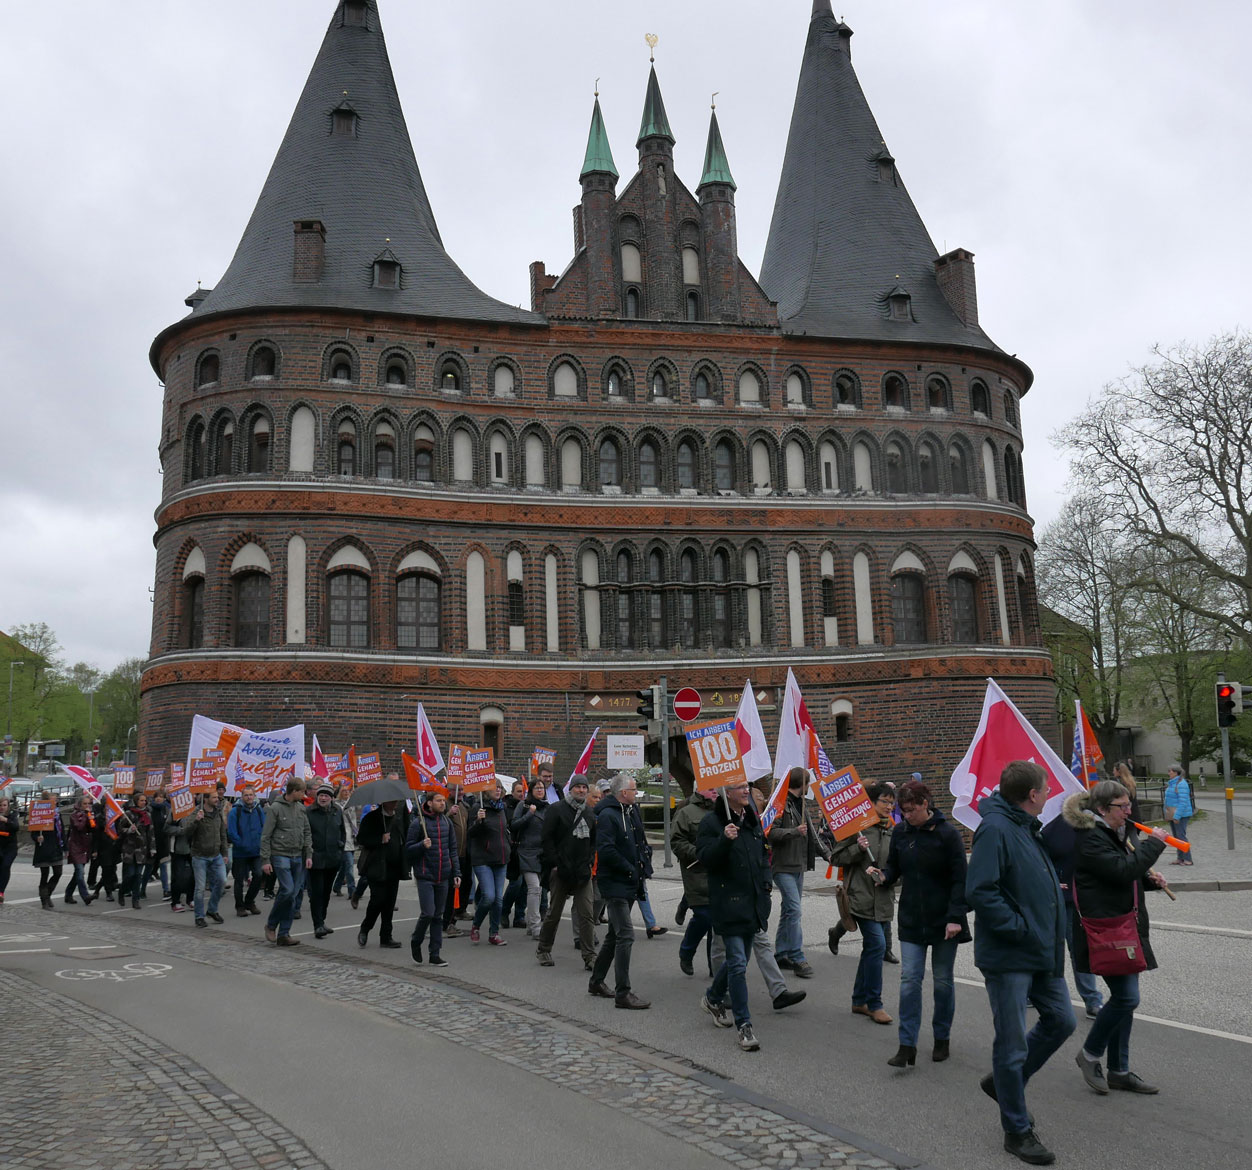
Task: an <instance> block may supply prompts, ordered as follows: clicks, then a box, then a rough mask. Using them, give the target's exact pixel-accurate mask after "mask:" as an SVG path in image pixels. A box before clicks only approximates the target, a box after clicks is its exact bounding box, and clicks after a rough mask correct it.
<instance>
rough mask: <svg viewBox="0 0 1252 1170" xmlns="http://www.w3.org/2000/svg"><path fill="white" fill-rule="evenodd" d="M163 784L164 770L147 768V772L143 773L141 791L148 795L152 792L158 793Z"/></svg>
mask: <svg viewBox="0 0 1252 1170" xmlns="http://www.w3.org/2000/svg"><path fill="white" fill-rule="evenodd" d="M164 783H165V769H164V768H149V769H148V771H147V772H145V773H144V778H143V790H144V791H145V792H146V793H148V794H149V795H151V794H152V793H154V792H159V791H160V790H161V786H162V785H163V784H164Z"/></svg>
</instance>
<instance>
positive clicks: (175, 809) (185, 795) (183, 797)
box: [170, 788, 196, 821]
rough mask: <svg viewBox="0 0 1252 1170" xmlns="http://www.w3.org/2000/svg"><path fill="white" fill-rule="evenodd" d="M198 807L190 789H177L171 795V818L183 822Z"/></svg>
mask: <svg viewBox="0 0 1252 1170" xmlns="http://www.w3.org/2000/svg"><path fill="white" fill-rule="evenodd" d="M195 807H196V798H195V797H194V796H192V795H191V789H190V788H176V789H174V791H173V792H171V793H170V816H172V817H173V818H174V820H176V821H181V820H182V819H183V818H184V817H186V816H188V815H189V814H190V813H191V811H192V809H194V808H195Z"/></svg>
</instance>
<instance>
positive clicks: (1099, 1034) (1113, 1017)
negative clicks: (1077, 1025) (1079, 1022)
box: [1082, 975, 1139, 1073]
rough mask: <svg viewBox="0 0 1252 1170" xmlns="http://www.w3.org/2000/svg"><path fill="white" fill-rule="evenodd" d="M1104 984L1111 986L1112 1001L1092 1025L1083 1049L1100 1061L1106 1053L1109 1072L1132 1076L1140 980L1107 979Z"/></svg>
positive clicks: (1131, 976)
mask: <svg viewBox="0 0 1252 1170" xmlns="http://www.w3.org/2000/svg"><path fill="white" fill-rule="evenodd" d="M1104 982H1105V983H1107V984H1108V985H1109V1000H1108V1003H1106V1004H1105V1005H1104V1006H1103V1007H1102V1008H1101V1009H1100V1014H1099V1015H1098V1016H1096V1018H1095V1022H1094V1023H1093V1024H1092V1025H1091V1031H1090V1032H1088V1033H1087V1039H1086V1040H1085V1041H1084V1042H1083V1046H1082V1049H1083V1051H1084V1052H1085V1053H1086V1054H1087V1055H1088V1056H1094V1057H1097V1058H1098V1057H1101V1056H1103V1055H1104V1054H1105V1051H1106V1050H1107V1052H1108V1071H1109V1072H1120V1073H1125V1072H1130V1029H1131V1028H1132V1027H1133V1025H1134V1022H1135V1008H1137V1007H1138V1006H1139V976H1138V975H1105V976H1104Z"/></svg>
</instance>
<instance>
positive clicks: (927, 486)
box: [917, 443, 939, 496]
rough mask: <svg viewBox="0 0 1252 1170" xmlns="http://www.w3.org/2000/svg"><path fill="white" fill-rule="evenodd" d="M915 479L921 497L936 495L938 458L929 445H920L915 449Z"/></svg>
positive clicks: (937, 489)
mask: <svg viewBox="0 0 1252 1170" xmlns="http://www.w3.org/2000/svg"><path fill="white" fill-rule="evenodd" d="M917 479H918V483H919V484H920V486H921V489H922V494H923V495H930V496H933V495H937V494H938V492H939V458H938V456H937V455H936V454H935V448H934V446H933V444H931V443H922V444H920V445H919V446H918V448H917Z"/></svg>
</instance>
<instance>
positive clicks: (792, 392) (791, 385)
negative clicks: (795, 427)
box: [786, 373, 804, 406]
mask: <svg viewBox="0 0 1252 1170" xmlns="http://www.w3.org/2000/svg"><path fill="white" fill-rule="evenodd" d="M786 389H787V405H788V406H803V405H804V379H803V378H802V377H800V375H799V374H797V373H790V374H788V375H787V383H786Z"/></svg>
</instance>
